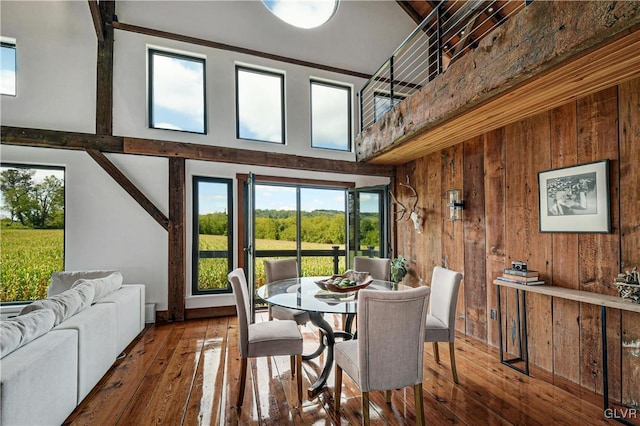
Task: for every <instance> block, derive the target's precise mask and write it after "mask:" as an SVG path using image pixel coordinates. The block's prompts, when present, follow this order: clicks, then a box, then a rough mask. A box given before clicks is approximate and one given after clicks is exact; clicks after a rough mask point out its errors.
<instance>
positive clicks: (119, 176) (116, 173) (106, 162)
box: [87, 149, 169, 230]
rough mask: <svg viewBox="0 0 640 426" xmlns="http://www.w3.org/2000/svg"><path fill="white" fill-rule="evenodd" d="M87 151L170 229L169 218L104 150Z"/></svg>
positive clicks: (123, 187) (154, 216) (160, 222)
mask: <svg viewBox="0 0 640 426" xmlns="http://www.w3.org/2000/svg"><path fill="white" fill-rule="evenodd" d="M87 153H88V154H89V155H90V156H91V158H93V159H94V160H95V161H96V163H98V165H100V167H102V168H103V169H104V171H105V172H107V173H108V174H109V176H111V177H112V178H113V180H115V181H116V182H118V184H119V185H120V186H121V187H122V189H124V190H125V191H127V193H128V194H129V195H131V197H133V199H134V200H136V201H137V202H138V204H140V206H141V207H142V208H143V209H145V210H146V211H147V213H149V214H150V215H151V217H153V218H154V219H155V220H156V222H158V223H159V224H160V226H162V227H163V228H164V229H165V230H168V229H169V219H168V218H167V217H166V216H165V215H164V213H162V212H161V211H160V209H158V208H157V207H156V206H155V205H154V204H153V203H152V202H151V200H149V199H148V198H147V197H146V196H145V195H144V194H143V193H142V191H140V190H139V189H138V188H137V187H136V186H135V184H134V183H133V182H131V181H130V180H129V178H127V177H126V176H125V175H124V174H123V173H122V172H121V171H120V170H119V169H118V168H117V167H116V165H115V164H113V163H112V162H111V161H110V160H109V159H108V158H107V157H106V156H105V155H104V154H103V153H102V152H100V151H98V150H95V149H87Z"/></svg>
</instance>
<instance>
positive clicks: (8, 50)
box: [0, 41, 16, 96]
mask: <svg viewBox="0 0 640 426" xmlns="http://www.w3.org/2000/svg"><path fill="white" fill-rule="evenodd" d="M0 94H2V95H10V96H15V95H16V44H15V42H14V43H8V42H4V41H2V42H1V43H0Z"/></svg>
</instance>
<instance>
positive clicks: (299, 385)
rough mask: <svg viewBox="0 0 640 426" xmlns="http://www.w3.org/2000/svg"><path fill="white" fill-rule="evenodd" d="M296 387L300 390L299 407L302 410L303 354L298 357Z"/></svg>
mask: <svg viewBox="0 0 640 426" xmlns="http://www.w3.org/2000/svg"><path fill="white" fill-rule="evenodd" d="M296 373H297V376H296V386H297V388H298V407H300V408H302V354H299V355H296Z"/></svg>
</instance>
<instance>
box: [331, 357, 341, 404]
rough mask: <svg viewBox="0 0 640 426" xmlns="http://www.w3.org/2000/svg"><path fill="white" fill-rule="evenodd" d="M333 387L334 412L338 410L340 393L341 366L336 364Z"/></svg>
mask: <svg viewBox="0 0 640 426" xmlns="http://www.w3.org/2000/svg"><path fill="white" fill-rule="evenodd" d="M334 374H335V388H334V390H333V407H334V408H335V410H336V412H338V411H340V394H341V393H342V368H340V366H339V365H338V364H336V371H335V373H334Z"/></svg>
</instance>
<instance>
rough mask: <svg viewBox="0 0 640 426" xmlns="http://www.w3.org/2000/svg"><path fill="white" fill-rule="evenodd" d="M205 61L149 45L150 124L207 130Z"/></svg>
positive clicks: (188, 130) (182, 129)
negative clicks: (152, 47)
mask: <svg viewBox="0 0 640 426" xmlns="http://www.w3.org/2000/svg"><path fill="white" fill-rule="evenodd" d="M206 123H207V120H206V101H205V61H204V59H202V58H198V57H192V56H186V55H179V54H176V53H169V52H163V51H160V50H153V49H149V127H152V128H155V129H165V130H181V131H185V132H192V133H206V132H207V125H206Z"/></svg>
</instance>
